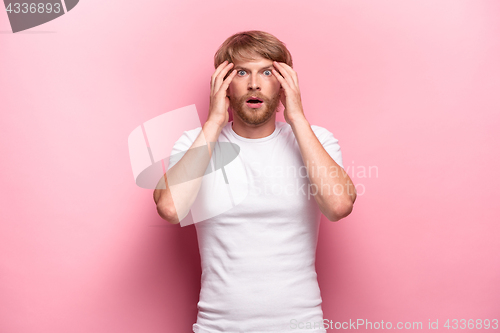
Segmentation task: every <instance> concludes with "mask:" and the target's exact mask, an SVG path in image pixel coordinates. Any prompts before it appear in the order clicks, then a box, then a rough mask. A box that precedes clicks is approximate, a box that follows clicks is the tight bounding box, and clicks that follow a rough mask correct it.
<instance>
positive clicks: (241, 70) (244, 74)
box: [237, 69, 246, 75]
mask: <svg viewBox="0 0 500 333" xmlns="http://www.w3.org/2000/svg"><path fill="white" fill-rule="evenodd" d="M241 72H243V74H240V73H241ZM245 73H246V72H245V71H244V70H242V69H240V70H239V71H238V73H237V74H238V75H245Z"/></svg>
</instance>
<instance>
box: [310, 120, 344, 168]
mask: <svg viewBox="0 0 500 333" xmlns="http://www.w3.org/2000/svg"><path fill="white" fill-rule="evenodd" d="M311 128H312V130H313V132H314V134H316V137H317V138H318V140H319V142H321V144H322V145H323V148H325V150H326V152H327V153H328V155H330V156H331V157H332V158H333V160H334V161H335V162H336V163H337V164H338V165H340V166H341V167H342V169H343V168H344V165H343V163H342V151H341V150H340V145H339V140H338V139H336V138H335V137H334V136H333V134H332V133H331V132H330V131H328V130H327V129H326V128H324V127H320V126H316V125H311Z"/></svg>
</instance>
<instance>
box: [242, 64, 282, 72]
mask: <svg viewBox="0 0 500 333" xmlns="http://www.w3.org/2000/svg"><path fill="white" fill-rule="evenodd" d="M273 68H274V66H273V65H269V66H266V67H263V68H261V69H260V70H264V69H269V70H270V69H273ZM233 69H243V70H246V71H248V70H249V69H248V68H245V67H243V66H239V65H238V66H234V68H233Z"/></svg>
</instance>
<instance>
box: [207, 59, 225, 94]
mask: <svg viewBox="0 0 500 333" xmlns="http://www.w3.org/2000/svg"><path fill="white" fill-rule="evenodd" d="M227 65H228V61H227V60H224V62H222V63H221V64H220V65H219V66H217V69H216V70H215V72H214V73H213V74H212V78H211V79H210V89H211V90H213V89H214V83H215V79H216V78H217V75H219V73H220V72H221V71H222V70H223V69H224V68H226V66H227Z"/></svg>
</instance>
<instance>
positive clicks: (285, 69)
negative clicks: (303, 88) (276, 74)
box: [273, 61, 299, 88]
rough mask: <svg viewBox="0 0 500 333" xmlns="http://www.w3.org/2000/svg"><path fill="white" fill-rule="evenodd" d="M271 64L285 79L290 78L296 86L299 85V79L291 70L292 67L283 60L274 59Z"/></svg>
mask: <svg viewBox="0 0 500 333" xmlns="http://www.w3.org/2000/svg"><path fill="white" fill-rule="evenodd" d="M273 64H275V66H276V67H277V68H278V69H279V70H280V73H282V75H283V76H284V77H285V78H286V79H287V80H290V79H291V80H292V81H293V83H294V84H295V86H296V87H297V88H298V87H299V80H298V77H297V73H296V72H295V71H294V70H293V68H292V67H290V66H289V65H287V64H285V63H284V62H277V61H274V62H273Z"/></svg>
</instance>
